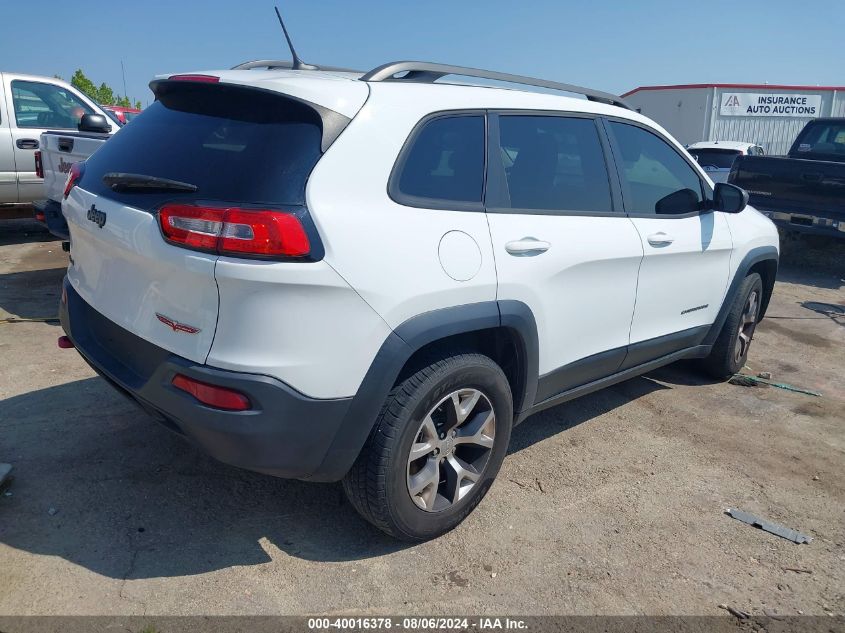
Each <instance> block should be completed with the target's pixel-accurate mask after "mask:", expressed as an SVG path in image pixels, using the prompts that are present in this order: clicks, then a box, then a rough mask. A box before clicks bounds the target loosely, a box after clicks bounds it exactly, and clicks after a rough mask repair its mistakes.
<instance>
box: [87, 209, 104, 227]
mask: <svg viewBox="0 0 845 633" xmlns="http://www.w3.org/2000/svg"><path fill="white" fill-rule="evenodd" d="M88 219H89V220H91V221H92V222H93V223H94V224H96V225H97V226H99V227H100V228H103V225H105V223H106V212H105V211H100V210H99V209H98V208H97V207H95V206H94V205H93V204H92V205H91V208H90V209H88Z"/></svg>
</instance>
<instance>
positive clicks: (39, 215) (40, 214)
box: [35, 211, 47, 222]
mask: <svg viewBox="0 0 845 633" xmlns="http://www.w3.org/2000/svg"><path fill="white" fill-rule="evenodd" d="M35 219H36V220H38V221H39V222H46V221H47V217H46V216H45V215H44V212H43V211H36V212H35Z"/></svg>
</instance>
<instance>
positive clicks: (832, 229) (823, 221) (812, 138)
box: [728, 119, 845, 239]
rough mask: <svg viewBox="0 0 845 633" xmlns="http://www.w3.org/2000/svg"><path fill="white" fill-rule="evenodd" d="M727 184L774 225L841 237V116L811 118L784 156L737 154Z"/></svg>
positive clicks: (844, 136)
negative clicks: (743, 194) (740, 191)
mask: <svg viewBox="0 0 845 633" xmlns="http://www.w3.org/2000/svg"><path fill="white" fill-rule="evenodd" d="M728 182H729V183H732V184H734V185H736V186H737V187H742V188H743V189H745V190H746V191H747V192H748V194H749V196H750V199H749V202H750V204H751V205H752V206H753V207H754V208H755V209H757V210H758V211H760V212H761V213H764V214H765V215H767V216H768V217H769V218H771V219H772V221H774V223H775V224H777V225H778V226H780V227H782V228H784V229H787V230H790V231H798V232H801V233H812V234H816V235H829V236H832V237H839V238H842V239H845V119H814V120H813V121H810V122H809V123H807V125H806V126H804V129H803V130H801V132H800V133H799V134H798V138H796V139H795V143H793V144H792V148H791V149H790V150H789V153H788V154H787V155H786V156H784V157H780V156H738V157H737V159H736V160H735V161H734V164H733V166H732V167H731V172H730V174H729V175H728Z"/></svg>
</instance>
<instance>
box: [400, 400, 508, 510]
mask: <svg viewBox="0 0 845 633" xmlns="http://www.w3.org/2000/svg"><path fill="white" fill-rule="evenodd" d="M495 438H496V415H495V413H494V411H493V405H492V404H491V403H490V399H489V398H488V397H487V396H486V395H484V394H483V393H482V392H481V391H479V390H478V389H458V390H457V391H453V392H452V393H450V394H449V395H447V396H446V397H445V398H443V399H442V400H440V402H438V403H437V405H435V406H434V407H433V408H432V409H431V411H429V412H428V414H427V415H426V416H425V417H424V418H423V420H422V422H421V424H420V426H419V429H418V430H417V434H416V436H415V438H414V443H413V444H412V445H411V450H410V453H409V455H408V470H407V473H408V476H407V485H408V493H409V494H410V495H411V499H412V500H413V501H414V503H415V504H416V505H417V507H419V508H420V509H422V510H425V511H426V512H440V511H442V510H446V509H447V508H450V507H452V506H453V505H454V504H456V503H458V502H459V501H460V500H461V499H463V498H465V497H466V495H467V494H468V493H469V492H470V491H471V490H472V489H473V488H474V487H475V485H476V483H477V482H478V481H479V479H480V478H481V475H482V473H483V472H484V468H485V467H486V466H487V462H488V461H489V459H490V454H491V452H492V449H493V444H494V442H495Z"/></svg>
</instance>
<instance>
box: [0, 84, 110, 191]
mask: <svg viewBox="0 0 845 633" xmlns="http://www.w3.org/2000/svg"><path fill="white" fill-rule="evenodd" d="M85 114H98V115H105V112H103V110H102V109H101V108H100V107H99V106H98V105H97V104H95V103H94V102H93V101H91V100H90V99H89V98H88V97H86V96H85V95H83V94H82V93H81V92H79V91H78V90H76V88H74V87H73V86H71V85H70V84H67V83H65V82H64V81H61V80H60V79H55V78H53V77H39V76H35V75H21V74H16V73H8V72H2V73H0V204H14V203H30V202H33V201H34V200H39V199H42V198H43V197H44V183H43V181H42V179H41V178H40V177H39V176H37V175H36V163H35V161H36V159H35V152H36V150H38V147H39V137H40V136H41V133H42V132H45V131H47V130H73V131H76V129H77V126H78V125H79V122H80V120H81V119H82V116H83V115H85ZM110 129H111V131H112V132H114V131H117V129H118V125H117V124H110Z"/></svg>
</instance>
